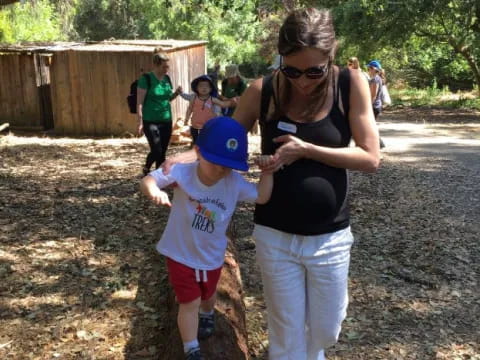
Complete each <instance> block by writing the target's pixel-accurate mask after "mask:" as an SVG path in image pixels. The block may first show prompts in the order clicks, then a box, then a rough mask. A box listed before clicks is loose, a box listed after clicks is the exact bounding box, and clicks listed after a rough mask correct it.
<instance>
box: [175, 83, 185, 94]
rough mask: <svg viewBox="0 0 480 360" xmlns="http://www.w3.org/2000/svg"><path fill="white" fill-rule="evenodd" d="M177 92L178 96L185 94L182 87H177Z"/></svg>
mask: <svg viewBox="0 0 480 360" xmlns="http://www.w3.org/2000/svg"><path fill="white" fill-rule="evenodd" d="M175 92H176V93H177V95H180V94H183V88H182V85H179V86H178V87H177V90H175Z"/></svg>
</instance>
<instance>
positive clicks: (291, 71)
mask: <svg viewBox="0 0 480 360" xmlns="http://www.w3.org/2000/svg"><path fill="white" fill-rule="evenodd" d="M329 64H330V62H329V63H328V64H325V65H323V66H313V67H310V68H308V69H305V70H303V71H302V70H300V69H297V68H296V67H294V66H288V65H282V66H280V71H281V72H282V73H283V75H285V76H286V77H288V78H290V79H298V78H299V77H300V76H302V75H303V74H305V76H306V77H307V78H309V79H320V78H321V77H323V76H324V75H325V74H326V73H327V72H328V65H329Z"/></svg>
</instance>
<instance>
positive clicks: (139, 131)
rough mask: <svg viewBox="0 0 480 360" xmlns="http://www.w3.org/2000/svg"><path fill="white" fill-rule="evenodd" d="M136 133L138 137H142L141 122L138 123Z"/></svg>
mask: <svg viewBox="0 0 480 360" xmlns="http://www.w3.org/2000/svg"><path fill="white" fill-rule="evenodd" d="M137 132H138V136H142V135H143V122H142V121H140V122H139V123H138V130H137Z"/></svg>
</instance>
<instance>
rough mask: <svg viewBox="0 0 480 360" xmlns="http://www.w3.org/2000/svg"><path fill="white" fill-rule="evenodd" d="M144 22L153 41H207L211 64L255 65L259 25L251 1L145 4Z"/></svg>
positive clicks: (147, 2) (147, 1)
mask: <svg viewBox="0 0 480 360" xmlns="http://www.w3.org/2000/svg"><path fill="white" fill-rule="evenodd" d="M144 4H145V5H146V6H147V7H148V8H149V9H150V11H148V12H145V14H144V15H145V19H146V20H147V22H148V24H149V30H150V31H151V33H152V35H153V37H154V38H158V39H161V38H175V39H187V40H206V41H208V42H209V44H208V51H209V55H210V59H211V62H212V63H213V62H214V61H220V62H222V63H227V62H236V63H241V62H245V61H258V56H257V53H258V42H257V39H258V37H259V35H260V34H261V31H262V28H261V23H260V21H259V20H258V17H257V13H256V7H255V2H254V1H244V0H229V1H227V0H223V1H219V0H216V1H214V0H204V1H191V2H168V1H154V0H145V3H144Z"/></svg>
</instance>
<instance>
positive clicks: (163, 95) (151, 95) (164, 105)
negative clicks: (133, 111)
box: [137, 48, 182, 175]
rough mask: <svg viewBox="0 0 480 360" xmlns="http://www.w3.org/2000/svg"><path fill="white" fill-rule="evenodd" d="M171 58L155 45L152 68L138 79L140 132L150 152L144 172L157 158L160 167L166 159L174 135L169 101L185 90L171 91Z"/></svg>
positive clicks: (156, 164) (145, 172)
mask: <svg viewBox="0 0 480 360" xmlns="http://www.w3.org/2000/svg"><path fill="white" fill-rule="evenodd" d="M168 61H169V59H168V55H167V54H166V53H165V52H163V50H162V49H161V48H155V50H154V53H153V71H151V72H149V73H147V74H145V75H142V76H141V77H140V79H139V80H138V87H137V114H138V134H139V135H142V133H144V134H145V136H146V137H147V140H148V145H149V146H150V152H149V153H148V155H147V159H146V162H145V166H144V167H143V175H147V174H148V173H149V172H150V168H151V167H152V164H153V163H154V162H155V166H156V168H158V167H160V165H161V164H162V163H163V162H164V161H165V154H166V152H167V148H168V143H169V142H170V137H171V135H172V108H171V106H170V101H172V100H173V99H175V98H176V97H177V96H178V94H180V93H181V92H182V88H181V87H180V86H179V87H178V88H177V90H176V91H175V92H174V93H172V90H173V89H172V83H171V81H170V77H169V76H168V75H167V72H168V69H169V65H168ZM147 77H148V78H147Z"/></svg>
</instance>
